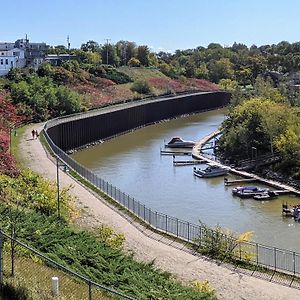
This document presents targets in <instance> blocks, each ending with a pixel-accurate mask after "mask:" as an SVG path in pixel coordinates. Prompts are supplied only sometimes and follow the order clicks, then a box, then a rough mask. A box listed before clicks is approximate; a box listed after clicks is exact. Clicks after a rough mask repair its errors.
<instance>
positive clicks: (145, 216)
mask: <svg viewBox="0 0 300 300" xmlns="http://www.w3.org/2000/svg"><path fill="white" fill-rule="evenodd" d="M144 221H146V207H145V204H144Z"/></svg>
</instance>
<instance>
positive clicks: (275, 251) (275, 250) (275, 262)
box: [274, 247, 277, 271]
mask: <svg viewBox="0 0 300 300" xmlns="http://www.w3.org/2000/svg"><path fill="white" fill-rule="evenodd" d="M276 253H277V249H276V247H274V267H275V271H276V264H277V261H276Z"/></svg>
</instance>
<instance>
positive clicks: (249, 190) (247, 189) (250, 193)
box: [232, 186, 268, 198]
mask: <svg viewBox="0 0 300 300" xmlns="http://www.w3.org/2000/svg"><path fill="white" fill-rule="evenodd" d="M267 191H268V189H265V188H259V187H257V186H238V187H235V188H233V189H232V194H233V195H235V196H238V197H241V198H253V197H254V196H256V195H261V194H263V193H266V192H267Z"/></svg>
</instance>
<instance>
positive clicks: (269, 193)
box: [253, 191, 278, 201]
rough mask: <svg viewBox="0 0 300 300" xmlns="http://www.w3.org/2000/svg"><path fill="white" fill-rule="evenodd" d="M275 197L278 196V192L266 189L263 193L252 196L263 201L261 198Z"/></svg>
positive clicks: (269, 198) (270, 198)
mask: <svg viewBox="0 0 300 300" xmlns="http://www.w3.org/2000/svg"><path fill="white" fill-rule="evenodd" d="M276 197H278V193H276V192H274V191H266V192H264V193H261V194H258V195H255V196H253V199H255V200H261V201H263V200H272V199H274V198H276Z"/></svg>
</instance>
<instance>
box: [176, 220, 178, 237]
mask: <svg viewBox="0 0 300 300" xmlns="http://www.w3.org/2000/svg"><path fill="white" fill-rule="evenodd" d="M176 235H177V237H178V218H177V219H176Z"/></svg>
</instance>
